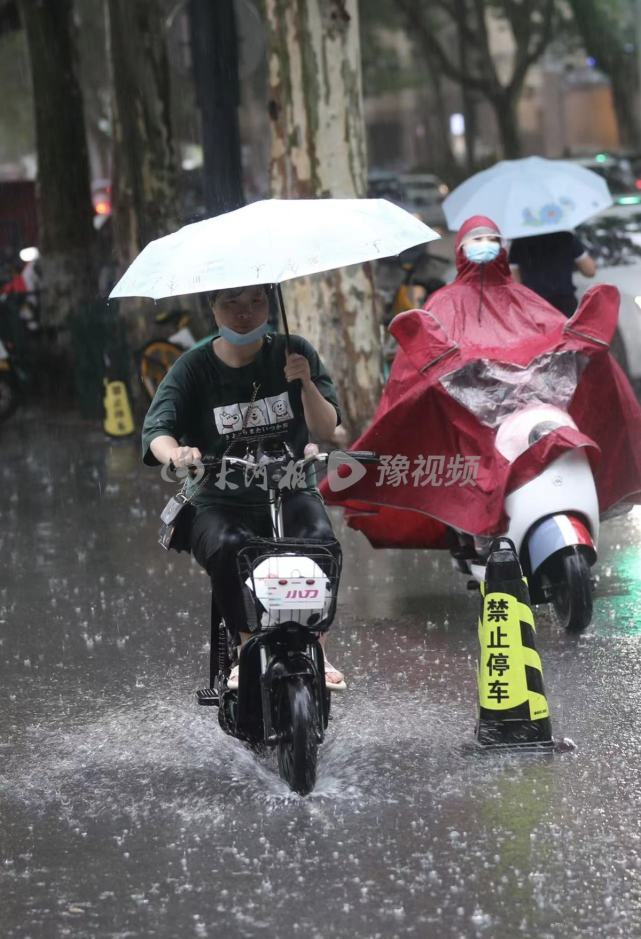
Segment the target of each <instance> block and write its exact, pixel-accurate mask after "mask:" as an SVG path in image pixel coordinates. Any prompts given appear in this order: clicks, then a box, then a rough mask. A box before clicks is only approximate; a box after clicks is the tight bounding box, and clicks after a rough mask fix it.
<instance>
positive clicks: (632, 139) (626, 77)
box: [609, 56, 641, 151]
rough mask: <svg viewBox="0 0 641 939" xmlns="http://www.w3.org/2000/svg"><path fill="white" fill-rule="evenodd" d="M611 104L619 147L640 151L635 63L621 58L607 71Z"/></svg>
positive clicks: (640, 138)
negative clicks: (615, 120)
mask: <svg viewBox="0 0 641 939" xmlns="http://www.w3.org/2000/svg"><path fill="white" fill-rule="evenodd" d="M609 78H610V85H611V87H612V102H613V104H614V110H615V113H616V118H617V126H618V128H619V141H620V143H621V146H623V147H629V148H630V149H631V150H637V151H638V150H641V121H640V119H639V112H638V106H637V100H638V99H637V75H636V68H635V63H634V62H631V61H630V60H629V58H627V57H626V58H624V57H623V56H621V58H620V59H619V61H618V62H616V63H615V62H613V63H612V66H611V68H610V70H609Z"/></svg>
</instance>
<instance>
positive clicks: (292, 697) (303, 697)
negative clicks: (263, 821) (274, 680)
mask: <svg viewBox="0 0 641 939" xmlns="http://www.w3.org/2000/svg"><path fill="white" fill-rule="evenodd" d="M281 687H282V691H281V694H282V699H281V708H283V712H282V714H281V726H287V725H289V733H288V734H287V737H286V739H284V740H281V742H280V743H279V744H278V771H279V773H280V775H281V778H282V779H284V780H285V782H286V783H287V784H288V785H289V787H290V788H291V789H293V790H294V792H298V793H299V794H300V795H302V796H305V795H307V794H308V793H310V792H311V791H312V789H313V788H314V785H315V784H316V765H317V762H318V737H317V726H318V714H317V708H316V702H315V700H314V694H313V691H312V688H311V685H310V682H309V680H306V679H304V678H290V679H287V680H286V681H284V682H283V684H282V686H281ZM285 709H286V711H285Z"/></svg>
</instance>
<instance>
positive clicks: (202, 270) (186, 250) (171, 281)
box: [109, 199, 440, 299]
mask: <svg viewBox="0 0 641 939" xmlns="http://www.w3.org/2000/svg"><path fill="white" fill-rule="evenodd" d="M439 237H440V236H439V235H438V234H437V233H436V232H435V231H433V230H432V229H431V228H428V226H427V225H425V224H423V222H421V221H419V219H417V218H415V217H414V216H413V215H411V214H410V213H409V212H406V211H405V209H401V208H400V207H399V206H397V205H393V204H392V203H391V202H388V201H387V200H386V199H283V200H279V199H268V200H264V201H262V202H254V203H253V204H252V205H247V206H244V207H243V208H242V209H236V210H235V211H233V212H226V213H225V214H224V215H218V216H216V217H215V218H209V219H206V220H205V221H203V222H194V223H193V224H192V225H186V226H185V227H184V228H181V229H180V230H179V231H177V232H174V233H173V234H172V235H166V236H165V237H164V238H158V239H157V240H156V241H152V242H150V243H149V244H148V245H147V247H146V248H144V249H143V251H141V253H140V254H139V255H138V257H137V258H136V259H135V261H133V263H132V264H131V265H130V267H129V268H128V269H127V271H126V272H125V274H124V275H123V276H122V278H121V279H120V280H119V281H118V283H117V284H116V286H115V287H114V289H113V290H112V291H111V293H110V295H109V296H110V298H117V297H152V298H154V299H160V298H162V297H173V296H181V295H183V294H189V293H199V292H200V291H207V290H219V289H221V288H224V287H240V286H250V285H251V284H265V283H280V282H281V281H284V280H289V279H291V278H292V277H302V276H303V275H307V274H318V273H320V272H321V271H329V270H333V269H334V268H337V267H347V266H348V265H350V264H361V263H363V262H364V261H372V260H375V259H376V258H386V257H391V256H392V255H395V254H400V253H401V251H404V250H405V249H406V248H411V247H413V246H414V245H418V244H422V243H424V242H428V241H432V240H434V239H435V238H439Z"/></svg>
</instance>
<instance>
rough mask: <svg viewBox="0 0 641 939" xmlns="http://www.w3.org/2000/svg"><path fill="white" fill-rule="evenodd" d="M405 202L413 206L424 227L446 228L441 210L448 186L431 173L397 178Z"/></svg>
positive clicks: (405, 175)
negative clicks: (424, 224)
mask: <svg viewBox="0 0 641 939" xmlns="http://www.w3.org/2000/svg"><path fill="white" fill-rule="evenodd" d="M399 179H400V183H401V187H402V189H403V193H404V197H405V202H406V204H408V205H411V206H413V208H414V211H415V213H416V214H417V215H420V216H421V219H422V221H424V222H425V223H426V225H432V226H436V227H437V228H446V227H447V225H446V222H445V215H444V214H443V209H442V208H441V206H442V203H443V199H444V198H445V196H446V195H447V194H448V192H449V191H450V189H449V186H447V184H446V183H444V182H443V180H442V179H439V177H438V176H435V175H434V174H433V173H404V174H403V175H402V176H400V177H399Z"/></svg>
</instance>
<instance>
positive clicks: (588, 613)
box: [552, 549, 592, 633]
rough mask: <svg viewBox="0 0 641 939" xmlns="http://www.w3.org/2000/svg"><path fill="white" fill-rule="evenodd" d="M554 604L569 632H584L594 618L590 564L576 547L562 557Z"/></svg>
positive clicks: (555, 586)
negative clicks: (559, 579)
mask: <svg viewBox="0 0 641 939" xmlns="http://www.w3.org/2000/svg"><path fill="white" fill-rule="evenodd" d="M552 605H553V606H554V610H555V612H556V615H557V616H558V618H559V619H560V620H561V624H562V625H563V626H564V627H565V629H567V630H568V632H575V633H578V632H582V631H583V630H584V629H586V628H587V627H588V626H589V625H590V621H591V620H592V582H591V578H590V565H589V564H588V561H587V558H586V557H585V555H584V554H581V553H580V552H579V551H577V550H576V549H574V551H573V552H572V553H571V554H566V555H564V557H563V558H562V579H561V581H560V583H557V584H555V585H554V593H553V595H552Z"/></svg>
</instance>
